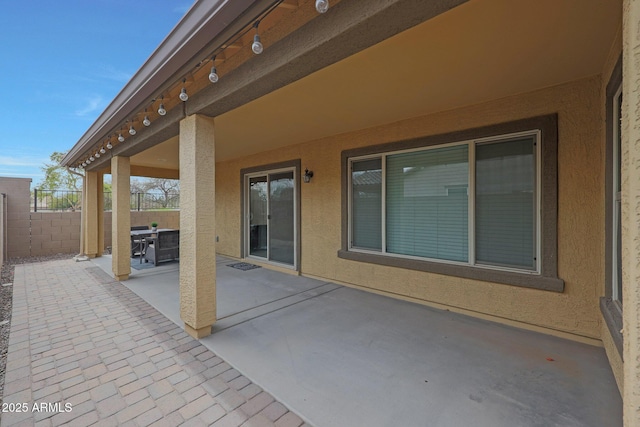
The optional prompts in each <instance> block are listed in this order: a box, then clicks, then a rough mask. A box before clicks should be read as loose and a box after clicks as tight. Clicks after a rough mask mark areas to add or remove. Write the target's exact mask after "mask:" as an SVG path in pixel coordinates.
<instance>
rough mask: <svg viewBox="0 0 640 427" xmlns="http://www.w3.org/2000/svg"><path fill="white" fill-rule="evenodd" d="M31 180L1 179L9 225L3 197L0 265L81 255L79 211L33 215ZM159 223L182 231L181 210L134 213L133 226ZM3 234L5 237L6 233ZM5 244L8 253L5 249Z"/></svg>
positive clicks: (107, 219)
mask: <svg viewBox="0 0 640 427" xmlns="http://www.w3.org/2000/svg"><path fill="white" fill-rule="evenodd" d="M30 187H31V179H29V178H4V177H0V193H4V194H6V199H5V200H6V206H7V211H6V223H7V227H6V229H5V228H4V226H3V225H4V220H5V218H3V217H2V215H3V212H2V209H1V208H2V204H1V202H2V197H1V196H0V225H2V226H0V266H2V260H3V259H4V256H6V258H20V257H28V256H42V255H54V254H58V253H68V254H77V253H79V252H80V212H31V193H30ZM152 222H157V223H158V227H159V228H176V229H177V228H180V211H132V212H131V225H148V226H151V223H152ZM111 223H112V222H111V212H105V213H104V245H105V249H106V247H107V246H111ZM3 233H4V234H3ZM4 243H6V252H5V246H4Z"/></svg>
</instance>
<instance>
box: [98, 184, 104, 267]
mask: <svg viewBox="0 0 640 427" xmlns="http://www.w3.org/2000/svg"><path fill="white" fill-rule="evenodd" d="M97 206H98V208H97V209H98V251H97V252H96V256H102V254H103V252H104V174H103V173H98V205H97Z"/></svg>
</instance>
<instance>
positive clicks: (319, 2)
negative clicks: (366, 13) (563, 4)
mask: <svg viewBox="0 0 640 427" xmlns="http://www.w3.org/2000/svg"><path fill="white" fill-rule="evenodd" d="M283 1H284V0H278V1H276V2H275V3H274V4H272V5H271V6H270V7H269V8H268V9H267V10H266V11H264V12H263V13H262V14H261V15H260V16H259V17H258V19H256V21H255V22H253V24H252V25H250V26H247V27H244V28H243V29H241V30H240V31H238V32H237V33H235V34H233V35H232V36H231V37H230V38H229V39H228V40H227V41H226V42H224V43H222V44H221V45H220V47H219V48H217V49H216V50H215V51H214V52H212V53H211V54H210V55H209V56H208V58H207V59H205V60H203V61H200V63H198V64H197V65H196V67H195V68H194V69H193V70H191V71H190V72H189V73H187V76H188V75H190V74H193V72H194V70H196V69H199V68H200V67H201V66H203V65H206V64H207V63H209V62H210V63H211V71H210V73H209V76H208V77H209V81H210V82H211V83H212V84H215V83H218V82H219V80H220V76H219V75H218V70H217V67H216V60H218V61H220V59H219V57H220V56H224V57H225V58H226V55H224V52H225V50H226V49H228V48H229V47H231V46H234V44H235V43H236V42H237V41H238V40H239V39H240V38H242V37H243V36H245V35H246V34H247V33H248V32H250V31H251V30H255V34H254V36H253V43H252V44H251V51H252V52H253V53H254V54H255V55H260V54H262V52H263V51H264V46H263V44H262V42H261V40H260V34H259V25H260V22H261V21H262V20H263V19H265V18H266V17H267V16H269V14H271V12H273V11H274V10H275V9H276V8H277V7H278V6H279V5H280V4H281V3H282V2H283ZM315 7H316V10H317V11H318V13H325V12H327V10H329V0H316V1H315ZM209 58H210V59H209ZM225 60H226V59H222V62H224V61H225ZM179 81H180V83H182V87H181V89H180V94H179V95H178V98H179V99H180V101H182V102H187V101H188V100H189V94H188V92H187V87H186V82H187V77H182V78H181V79H180V80H179ZM172 87H175V84H174V85H173V86H172ZM167 92H168V91H167ZM157 101H159V102H160V103H159V105H158V109H157V110H156V112H157V113H158V115H159V116H164V115H166V114H167V109H166V108H165V104H164V101H165V95H164V93H162V94H160V96H159V99H158V98H154V99H152V100H151V102H150V105H149V106H148V107H145V109H144V113H142V114H143V115H144V118H143V119H142V124H143V125H144V126H145V127H149V126H151V124H152V122H151V119H150V118H149V114H148V108H153V105H154V104H155V103H156V102H157ZM138 114H140V113H138ZM136 115H137V114H136ZM136 115H134V117H132V118H131V119H129V120H127V121H126V122H125V123H124V124H122V125H120V126H119V127H118V128H117V130H115V131H114V132H113V133H110V134H109V135H108V136H107V137H106V139H105V140H104V141H103V142H102V143H101V144H100V145H99V146H98V147H97V148H96V149H95V152H93V153H92V154H90V155H88V156H87V157H86V158H85V159H84V160H83V161H82V162H78V164H77V165H76V166H75V167H76V168H78V169H84V168H86V167H87V166H89V165H90V164H91V163H92V162H94V161H96V160H97V159H99V158H100V156H101V155H103V154H106V152H107V150H111V149H113V147H114V146H115V145H114V144H116V141H117V142H118V143H120V144H123V143H125V142H126V138H125V135H123V129H125V132H124V133H125V134H126V133H127V132H128V134H129V135H130V136H134V135H136V133H137V130H136V128H135V122H136V117H135V116H136Z"/></svg>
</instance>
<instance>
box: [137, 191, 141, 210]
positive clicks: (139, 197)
mask: <svg viewBox="0 0 640 427" xmlns="http://www.w3.org/2000/svg"><path fill="white" fill-rule="evenodd" d="M137 194H138V212H140V194H141V193H137Z"/></svg>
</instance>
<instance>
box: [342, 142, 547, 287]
mask: <svg viewBox="0 0 640 427" xmlns="http://www.w3.org/2000/svg"><path fill="white" fill-rule="evenodd" d="M531 136H533V137H534V138H535V142H534V146H535V162H536V165H535V171H536V177H535V183H534V184H535V193H536V194H535V224H534V233H535V234H534V235H535V240H536V241H535V249H534V253H535V256H536V259H535V263H534V265H535V268H534V269H521V268H515V267H505V266H495V265H488V264H481V263H477V262H476V259H475V164H476V161H475V147H476V146H477V145H478V144H489V143H496V142H500V141H504V140H509V139H515V138H519V137H531ZM460 145H467V146H468V150H467V151H468V156H469V158H468V167H469V169H468V170H469V175H468V177H469V182H468V195H469V203H468V214H469V219H468V227H469V230H468V233H469V234H468V245H469V257H468V259H469V261H467V262H460V261H451V260H443V259H437V258H427V257H418V256H412V255H402V254H395V253H390V252H387V250H386V246H387V245H386V231H387V230H386V199H387V197H386V196H387V195H386V158H387V157H388V156H391V155H395V154H406V153H411V152H418V151H419V152H423V151H427V150H434V149H440V148H445V147H453V146H460ZM541 157H542V149H541V131H540V130H538V129H534V130H527V131H523V132H514V133H509V134H504V135H498V136H491V137H485V138H477V139H471V140H463V141H456V142H450V143H444V144H437V145H433V146H427V147H419V148H412V149H407V150H395V151H386V152H383V153H377V154H369V155H365V156H354V157H349V159H348V171H349V173H348V177H347V179H348V181H347V182H348V184H347V192H348V195H347V197H348V200H347V203H348V205H347V212H348V220H347V227H348V231H347V232H348V246H347V248H348V250H349V251H352V252H360V253H364V254H375V255H382V256H387V257H393V258H404V259H412V260H420V261H430V262H435V263H442V264H451V265H461V266H470V267H474V268H482V269H487V270H499V271H507V272H517V273H522V274H530V275H540V274H541V268H542V245H541V241H542V236H541V230H542V227H541V224H542V215H541V209H540V207H541V206H542V194H541V193H542V191H541V188H542V181H541V180H542V161H541ZM377 158H379V159H381V164H382V188H381V194H382V203H381V209H382V212H381V221H382V224H381V232H382V248H381V250H380V251H377V250H371V249H364V248H359V247H356V246H353V206H352V205H353V183H352V179H353V163H354V162H358V161H363V160H369V159H377Z"/></svg>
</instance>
